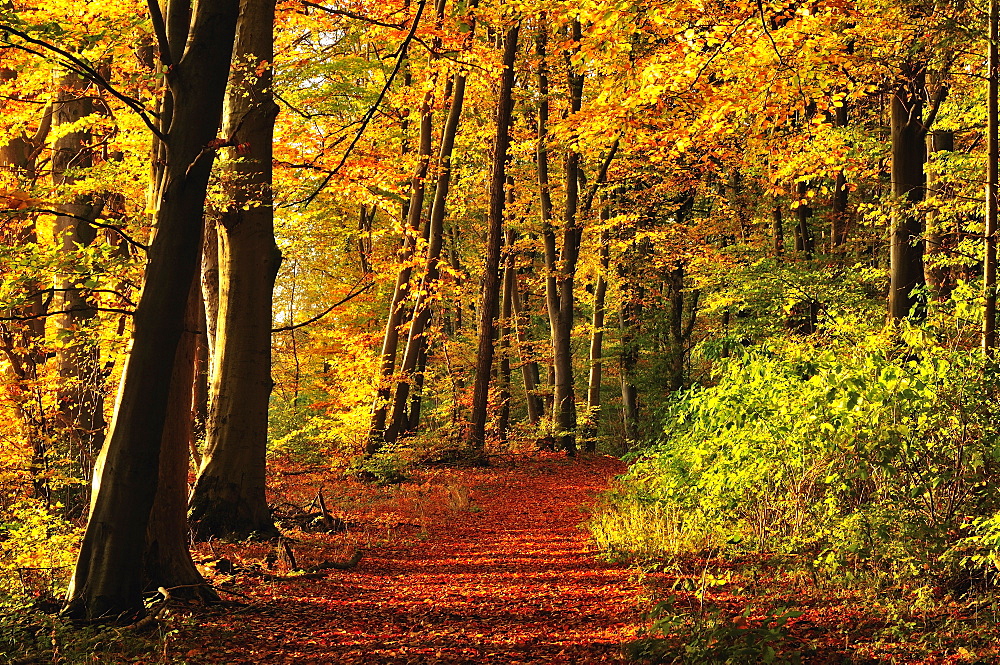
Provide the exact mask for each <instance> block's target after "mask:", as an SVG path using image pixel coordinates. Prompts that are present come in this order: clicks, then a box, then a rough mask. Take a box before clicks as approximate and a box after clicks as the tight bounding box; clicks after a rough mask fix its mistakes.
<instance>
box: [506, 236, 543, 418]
mask: <svg viewBox="0 0 1000 665" xmlns="http://www.w3.org/2000/svg"><path fill="white" fill-rule="evenodd" d="M508 233H509V234H510V238H509V240H508V244H509V245H510V246H511V247H513V245H514V241H515V240H516V238H515V237H514V236H513V231H508ZM512 260H513V258H512ZM511 279H512V280H513V284H512V286H511V289H512V290H511V308H512V311H513V313H514V317H513V325H514V330H515V334H516V336H517V352H518V357H519V359H520V363H521V378H522V380H523V381H524V399H525V404H526V408H527V411H528V422H529V423H531V424H532V425H537V424H538V421H539V420H540V419H541V418H542V416H544V415H545V402H544V400H543V399H542V397H541V395H539V394H538V384H539V383H540V382H541V380H540V372H539V370H538V361H537V360H535V359H534V357H533V353H532V351H531V345H530V343H529V342H528V333H527V330H526V328H527V326H528V321H527V318H526V317H525V315H524V304H523V302H522V301H521V291H520V288H519V286H518V279H517V273H516V271H515V272H514V274H513V275H512V277H511Z"/></svg>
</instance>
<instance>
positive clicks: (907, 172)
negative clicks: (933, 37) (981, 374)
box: [889, 62, 949, 320]
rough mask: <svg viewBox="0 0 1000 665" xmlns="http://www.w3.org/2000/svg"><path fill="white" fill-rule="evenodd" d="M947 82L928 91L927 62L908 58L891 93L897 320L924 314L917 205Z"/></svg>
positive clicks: (892, 286) (893, 309) (892, 291)
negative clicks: (932, 130)
mask: <svg viewBox="0 0 1000 665" xmlns="http://www.w3.org/2000/svg"><path fill="white" fill-rule="evenodd" d="M945 74H946V72H945ZM945 81H946V79H945V77H944V76H942V77H941V81H940V82H939V83H938V85H937V89H936V90H935V92H934V94H933V95H929V93H928V85H927V74H926V64H925V63H923V62H908V63H906V64H904V65H903V67H902V70H901V72H900V83H899V85H898V86H897V87H896V90H895V91H894V93H893V95H892V100H891V108H890V130H891V136H892V194H893V197H894V198H895V199H896V202H897V212H896V213H895V215H894V217H893V220H892V233H891V238H890V249H889V316H890V317H891V318H893V319H897V320H898V319H902V318H905V317H907V316H910V315H911V314H912V315H915V316H918V317H921V316H923V313H924V312H923V310H922V308H921V309H916V308H915V306H916V305H917V304H918V296H917V294H916V293H914V291H915V289H917V287H920V286H923V285H924V241H923V238H922V237H921V233H922V230H923V229H922V228H921V217H920V215H919V214H918V213H917V212H916V206H917V204H919V203H920V202H921V201H923V200H924V194H925V189H926V186H927V181H926V177H925V175H924V163H925V162H926V161H927V147H926V145H925V140H926V136H927V132H928V130H929V129H930V128H931V127H932V126H933V125H934V120H935V118H936V117H937V114H938V111H939V110H940V108H941V104H942V102H944V100H945V97H946V96H947V94H948V90H949V86H948V85H947V83H946V82H945Z"/></svg>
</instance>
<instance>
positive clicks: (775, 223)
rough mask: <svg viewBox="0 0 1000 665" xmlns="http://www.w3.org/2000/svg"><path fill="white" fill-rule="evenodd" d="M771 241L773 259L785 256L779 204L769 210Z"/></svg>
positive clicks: (783, 227)
mask: <svg viewBox="0 0 1000 665" xmlns="http://www.w3.org/2000/svg"><path fill="white" fill-rule="evenodd" d="M771 241H772V242H773V249H774V256H775V258H781V257H782V256H784V254H785V225H784V220H783V219H782V215H781V204H779V203H777V202H776V203H775V204H774V208H772V209H771Z"/></svg>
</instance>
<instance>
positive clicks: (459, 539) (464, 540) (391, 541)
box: [166, 453, 643, 665]
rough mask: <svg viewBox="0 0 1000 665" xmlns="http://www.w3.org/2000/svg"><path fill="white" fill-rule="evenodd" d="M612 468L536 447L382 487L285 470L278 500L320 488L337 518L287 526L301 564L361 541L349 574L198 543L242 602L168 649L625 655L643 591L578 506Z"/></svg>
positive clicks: (223, 657)
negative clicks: (602, 547) (329, 524)
mask: <svg viewBox="0 0 1000 665" xmlns="http://www.w3.org/2000/svg"><path fill="white" fill-rule="evenodd" d="M279 468H280V467H279ZM622 471H624V465H623V464H622V463H621V462H620V461H618V460H617V459H615V458H612V457H606V456H592V457H585V458H582V459H579V460H567V459H566V458H565V457H563V456H562V455H557V454H544V453H543V454H536V455H533V456H531V457H519V458H517V459H515V458H513V457H511V458H508V459H501V460H499V461H498V462H496V463H495V464H493V465H491V466H490V467H489V468H485V469H454V468H449V469H443V468H442V469H425V470H421V471H419V472H417V473H416V474H415V476H414V477H413V478H411V479H410V480H409V481H408V482H406V483H403V484H400V485H393V486H388V487H377V486H372V485H365V484H361V483H354V482H350V481H344V480H343V479H342V478H338V477H335V476H334V475H332V474H327V473H300V472H297V471H294V470H288V471H286V472H285V475H283V474H282V472H281V471H280V470H279V471H278V472H277V473H276V474H275V476H276V478H275V481H276V482H275V483H273V499H274V501H275V503H281V502H287V503H290V504H295V505H299V506H304V505H306V504H308V503H309V502H310V501H311V500H313V499H314V498H315V497H316V496H317V495H318V493H319V491H320V490H321V489H322V490H323V494H324V499H323V502H324V504H325V505H326V506H327V508H328V510H329V512H330V513H331V514H332V515H333V516H335V517H338V518H340V519H341V520H343V521H344V523H345V524H346V527H347V530H346V531H345V532H343V533H339V534H326V533H323V534H320V533H306V532H301V531H299V532H295V531H293V532H291V533H289V534H288V535H289V538H290V539H291V541H290V543H289V544H290V547H291V550H292V554H293V556H294V558H295V563H296V564H297V566H298V567H300V568H303V569H307V570H308V569H309V568H310V567H311V566H315V565H317V564H321V563H322V562H324V561H343V560H345V559H348V558H349V557H350V555H351V553H352V552H353V550H354V548H358V547H360V548H361V549H362V550H363V553H364V556H363V558H362V560H361V561H360V563H359V564H358V565H357V566H356V567H355V568H352V569H350V570H325V571H323V572H321V573H317V574H315V575H308V574H306V575H302V574H296V573H295V572H292V571H291V570H290V567H291V562H290V561H289V559H288V556H287V553H286V552H285V551H284V548H283V547H278V548H275V547H274V546H273V545H266V544H260V545H254V544H249V545H248V544H247V543H236V544H216V545H214V546H212V545H201V546H199V547H198V548H197V550H196V552H195V559H196V561H203V562H204V563H205V572H206V574H207V575H209V576H210V579H211V581H212V582H213V584H215V585H217V586H219V587H220V588H221V589H230V590H232V591H235V592H237V593H239V594H243V595H241V596H237V597H235V599H236V600H240V601H242V602H245V603H247V605H246V606H245V607H242V608H238V609H236V610H228V611H223V612H219V613H217V614H216V613H212V612H210V613H208V614H204V613H202V614H199V615H194V616H192V617H191V618H190V619H188V620H187V621H194V620H196V621H197V626H196V627H195V626H193V625H192V626H191V630H188V629H186V628H185V627H184V625H183V623H182V625H181V626H180V628H179V630H178V634H177V635H176V637H175V638H174V639H173V641H172V643H171V642H168V643H167V645H166V649H167V651H168V654H169V655H168V656H167V657H168V658H169V659H170V660H171V661H173V662H180V661H186V662H189V663H202V662H206V663H207V662H227V663H243V662H254V663H296V664H297V665H308V664H310V663H316V664H319V663H473V662H481V663H527V662H533V663H539V662H541V663H601V662H621V660H622V651H621V644H622V643H623V642H625V641H627V640H628V639H630V638H631V637H632V636H634V635H635V631H636V621H637V620H638V614H639V611H638V608H639V603H638V602H637V599H638V596H639V595H640V594H642V593H643V589H642V585H641V584H640V582H639V580H638V577H637V575H636V574H635V572H634V571H633V570H630V569H628V568H627V567H624V566H620V565H612V564H610V563H607V562H604V561H602V560H600V559H599V558H598V557H597V554H598V553H597V552H596V551H595V550H594V547H593V545H592V544H591V542H590V541H589V538H588V533H587V531H586V529H585V528H584V526H583V523H584V522H585V520H586V518H587V515H588V505H590V504H592V503H593V501H594V499H595V497H596V496H597V495H598V494H599V493H600V492H601V491H603V490H604V489H606V488H607V487H608V483H609V481H610V480H611V479H612V477H613V476H614V475H615V474H618V473H621V472H622ZM269 554H270V556H269ZM275 556H277V557H278V560H277V561H274V559H275ZM219 559H225V560H226V563H224V565H222V566H221V568H222V570H223V573H225V574H223V573H220V572H219V571H218V569H219V568H220V565H219V563H218V561H219ZM269 560H270V561H269ZM230 562H231V563H232V564H233V571H232V574H229V571H228V566H229V563H230ZM223 595H224V596H225V595H226V594H225V593H224V594H223Z"/></svg>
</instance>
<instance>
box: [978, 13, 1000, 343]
mask: <svg viewBox="0 0 1000 665" xmlns="http://www.w3.org/2000/svg"><path fill="white" fill-rule="evenodd" d="M989 13H990V14H989V23H990V25H989V30H990V39H989V46H988V50H989V59H988V63H987V66H988V67H989V76H988V77H987V78H988V80H989V83H988V90H987V94H986V98H987V111H986V116H987V134H988V137H987V149H986V150H987V156H986V163H987V176H986V231H985V233H984V236H985V244H986V251H985V257H984V259H983V295H984V303H983V340H982V344H983V352H984V353H985V354H986V356H987V357H988V358H990V359H992V358H993V357H994V356H995V354H996V351H995V349H996V345H997V239H996V234H997V196H998V195H1000V191H998V183H997V179H998V175H1000V165H998V161H1000V137H998V128H997V125H998V97H1000V54H998V43H997V42H998V40H1000V6H998V4H997V0H990V7H989Z"/></svg>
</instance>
